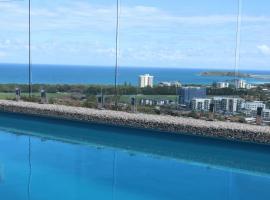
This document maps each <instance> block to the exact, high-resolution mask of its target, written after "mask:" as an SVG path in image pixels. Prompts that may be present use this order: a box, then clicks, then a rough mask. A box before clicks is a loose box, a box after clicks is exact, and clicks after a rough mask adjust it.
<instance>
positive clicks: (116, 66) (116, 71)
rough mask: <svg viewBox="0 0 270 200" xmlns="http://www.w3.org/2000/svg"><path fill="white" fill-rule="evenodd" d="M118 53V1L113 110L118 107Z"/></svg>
mask: <svg viewBox="0 0 270 200" xmlns="http://www.w3.org/2000/svg"><path fill="white" fill-rule="evenodd" d="M118 53H119V0H117V1H116V29H115V72H114V95H115V108H116V109H117V107H118V99H117V98H118V64H119V63H118V56H119V55H118Z"/></svg>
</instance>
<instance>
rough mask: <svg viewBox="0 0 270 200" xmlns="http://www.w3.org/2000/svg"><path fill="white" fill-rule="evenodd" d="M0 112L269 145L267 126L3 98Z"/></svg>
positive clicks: (0, 103) (269, 135) (268, 129)
mask: <svg viewBox="0 0 270 200" xmlns="http://www.w3.org/2000/svg"><path fill="white" fill-rule="evenodd" d="M0 111H2V112H13V113H23V114H31V115H38V116H46V117H56V118H61V119H70V120H78V121H85V122H95V123H101V124H109V125H116V126H126V127H132V128H144V129H152V130H159V131H166V132H168V133H172V134H188V135H196V136H205V137H213V138H220V139H227V140H236V141H244V142H253V143H261V144H270V127H267V126H255V125H248V124H241V123H231V122H216V121H214V122H208V121H204V120H198V119H190V118H182V117H173V116H160V115H149V114H141V113H137V114H133V113H126V112H119V111H110V110H96V109H88V108H78V107H70V106H62V105H51V104H37V103H29V102H15V101H7V100H0Z"/></svg>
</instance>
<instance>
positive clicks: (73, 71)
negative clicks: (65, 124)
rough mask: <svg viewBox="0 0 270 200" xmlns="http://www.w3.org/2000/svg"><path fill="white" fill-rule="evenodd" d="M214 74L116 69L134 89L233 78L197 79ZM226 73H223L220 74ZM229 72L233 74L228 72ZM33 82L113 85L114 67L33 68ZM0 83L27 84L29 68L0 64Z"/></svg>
mask: <svg viewBox="0 0 270 200" xmlns="http://www.w3.org/2000/svg"><path fill="white" fill-rule="evenodd" d="M205 71H217V70H213V69H182V68H181V69H175V68H153V67H141V68H138V67H119V75H118V83H119V84H123V83H125V82H126V83H131V84H132V85H137V83H138V76H139V75H141V74H146V73H147V74H151V75H153V76H154V82H155V83H156V84H157V83H159V82H161V81H180V82H181V83H182V84H211V83H213V82H215V81H224V80H230V79H233V78H234V77H221V76H215V77H213V76H211V77H206V76H200V73H201V72H205ZM222 71H225V70H222ZM227 71H232V70H227ZM240 72H242V73H253V74H263V75H266V74H269V75H270V71H254V70H253V71H251V70H243V71H240ZM246 80H247V81H248V82H249V83H253V84H258V83H265V82H270V80H259V79H254V78H248V79H246ZM32 82H33V83H34V84H35V83H44V84H104V85H109V84H114V67H104V66H89V67H85V66H65V65H33V66H32ZM0 83H20V84H23V83H28V65H23V64H22V65H19V64H0Z"/></svg>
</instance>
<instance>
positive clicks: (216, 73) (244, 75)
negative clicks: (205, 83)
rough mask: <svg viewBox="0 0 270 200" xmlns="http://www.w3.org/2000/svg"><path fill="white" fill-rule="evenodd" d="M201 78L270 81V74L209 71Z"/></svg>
mask: <svg viewBox="0 0 270 200" xmlns="http://www.w3.org/2000/svg"><path fill="white" fill-rule="evenodd" d="M200 76H227V77H235V76H236V77H238V78H254V79H264V80H270V74H267V75H265V74H250V73H240V72H239V73H237V74H235V72H224V71H208V72H201V73H200Z"/></svg>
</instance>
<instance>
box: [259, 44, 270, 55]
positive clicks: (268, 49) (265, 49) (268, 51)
mask: <svg viewBox="0 0 270 200" xmlns="http://www.w3.org/2000/svg"><path fill="white" fill-rule="evenodd" d="M257 48H258V49H259V51H260V52H261V53H262V54H264V55H269V56H270V46H268V45H266V44H262V45H258V46H257Z"/></svg>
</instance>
